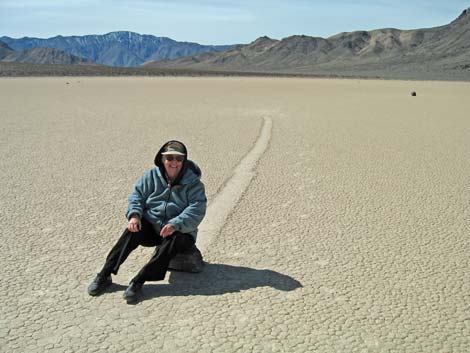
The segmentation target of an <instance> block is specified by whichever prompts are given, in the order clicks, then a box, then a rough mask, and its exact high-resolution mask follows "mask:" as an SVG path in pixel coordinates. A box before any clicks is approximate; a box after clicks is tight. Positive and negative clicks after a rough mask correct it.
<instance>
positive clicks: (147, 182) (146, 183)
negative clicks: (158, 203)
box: [126, 170, 155, 219]
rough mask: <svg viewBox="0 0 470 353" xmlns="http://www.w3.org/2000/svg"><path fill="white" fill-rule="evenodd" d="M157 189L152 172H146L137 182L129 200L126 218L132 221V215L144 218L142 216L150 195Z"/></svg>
mask: <svg viewBox="0 0 470 353" xmlns="http://www.w3.org/2000/svg"><path fill="white" fill-rule="evenodd" d="M154 189H155V181H154V179H153V177H152V173H151V170H149V171H147V172H145V174H144V175H142V176H141V177H140V179H139V180H137V183H136V184H135V186H134V189H133V191H132V193H131V195H130V196H129V198H128V201H129V203H128V206H127V212H126V218H127V219H130V218H131V217H132V215H138V216H139V218H142V214H143V212H144V208H145V202H146V201H147V198H148V197H149V196H150V194H151V193H152V192H153V191H154Z"/></svg>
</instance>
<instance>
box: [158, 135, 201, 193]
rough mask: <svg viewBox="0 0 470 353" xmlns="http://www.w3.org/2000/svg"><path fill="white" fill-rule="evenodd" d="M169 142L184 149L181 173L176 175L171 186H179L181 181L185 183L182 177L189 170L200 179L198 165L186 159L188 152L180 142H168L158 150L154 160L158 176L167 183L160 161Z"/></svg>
mask: <svg viewBox="0 0 470 353" xmlns="http://www.w3.org/2000/svg"><path fill="white" fill-rule="evenodd" d="M171 142H178V143H180V144H181V145H182V146H183V148H184V154H185V155H184V160H183V167H182V168H181V171H180V173H179V174H178V177H177V178H176V180H175V182H174V183H173V185H176V184H181V181H183V182H185V181H186V180H182V179H186V178H184V176H185V175H186V174H187V173H186V172H187V171H188V170H191V171H192V172H193V173H194V174H195V175H196V176H197V177H198V178H201V175H202V172H201V169H200V168H199V167H198V165H197V164H196V163H194V162H193V161H191V160H189V159H188V150H187V148H186V146H185V145H184V143H182V142H181V141H177V140H170V141H167V142H165V143H164V144H163V145H162V146H161V147H160V149H159V150H158V152H157V154H156V156H155V159H154V163H155V165H156V166H157V167H158V169H160V174H161V175H162V176H163V177H164V178H165V181H166V182H167V183H168V180H167V177H166V172H165V167H164V165H163V161H162V152H163V151H164V150H165V147H166V146H167V145H168V144H169V143H171Z"/></svg>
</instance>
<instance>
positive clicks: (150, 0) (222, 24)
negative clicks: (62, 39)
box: [0, 0, 470, 44]
mask: <svg viewBox="0 0 470 353" xmlns="http://www.w3.org/2000/svg"><path fill="white" fill-rule="evenodd" d="M468 7H470V0H426V1H425V0H403V1H402V0H394V1H388V0H375V1H374V0H356V1H353V0H338V1H335V0H329V1H328V0H317V1H308V0H289V1H281V0H271V1H268V0H251V1H250V0H238V1H234V0H227V1H217V0H200V1H190V0H0V36H2V35H6V36H10V37H14V38H19V37H23V36H29V37H40V38H48V37H53V36H56V35H59V34H60V35H66V36H67V35H85V34H105V33H108V32H112V31H118V30H128V31H134V32H137V33H141V34H153V35H155V36H165V37H170V38H172V39H175V40H179V41H192V42H198V43H201V44H234V43H249V42H251V41H253V40H255V39H256V38H258V37H260V36H263V35H267V36H269V37H271V38H276V39H281V38H284V37H288V36H290V35H294V34H305V35H309V36H318V37H328V36H330V35H333V34H337V33H339V32H349V31H354V30H371V29H376V28H384V27H394V28H399V29H415V28H426V27H434V26H439V25H444V24H447V23H449V22H450V21H452V20H453V19H455V18H456V17H457V16H458V15H459V14H460V13H461V11H463V10H464V9H465V8H468Z"/></svg>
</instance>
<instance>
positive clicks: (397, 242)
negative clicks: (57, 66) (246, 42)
mask: <svg viewBox="0 0 470 353" xmlns="http://www.w3.org/2000/svg"><path fill="white" fill-rule="evenodd" d="M411 91H416V92H417V96H416V97H412V96H411V95H410V92H411ZM469 97H470V84H469V83H451V82H406V81H374V80H333V79H332V80H321V79H282V78H70V77H69V78H4V79H0V122H1V132H0V134H1V135H0V146H1V149H0V152H1V160H0V163H1V168H0V179H1V186H0V205H1V207H0V220H1V224H2V231H1V239H0V241H1V242H0V250H1V257H0V277H1V278H2V289H1V291H0V293H1V294H0V351H1V352H61V353H63V352H133V351H135V352H198V353H201V352H235V351H238V352H311V351H318V352H388V351H390V352H450V351H454V352H464V351H468V347H470V306H469V305H470V294H469V293H470V257H469V254H470V237H469V236H470V211H469V205H470V192H469V190H470V163H469V161H470V118H469V116H470V115H469V112H470V99H469ZM173 138H178V139H181V140H183V141H184V142H185V143H186V144H187V146H188V147H189V150H190V151H189V153H190V155H189V157H190V159H193V160H195V161H196V162H197V163H198V164H199V165H200V166H201V168H202V169H203V181H204V183H205V185H206V189H207V195H208V199H209V205H210V206H209V208H210V210H209V211H208V214H207V216H206V219H205V220H204V222H203V224H202V225H201V232H200V234H199V239H198V244H199V243H200V242H201V244H202V245H201V247H202V248H203V255H204V258H205V260H206V261H207V262H208V264H207V265H206V268H205V270H204V271H203V272H202V273H199V274H186V273H176V272H173V273H169V274H168V275H167V278H166V280H165V281H163V282H161V283H158V282H153V283H150V282H149V283H147V284H146V285H145V286H144V297H143V299H142V301H141V302H139V303H138V304H137V305H127V304H126V303H125V301H124V300H123V299H122V293H123V291H124V289H125V287H126V285H127V284H128V281H129V280H130V279H131V278H132V277H133V275H134V274H135V273H136V272H137V271H138V270H139V269H140V267H141V266H143V264H145V263H146V260H147V259H148V258H149V257H150V256H151V254H152V249H149V248H139V249H138V250H136V251H135V252H134V253H133V254H132V255H131V256H130V258H129V259H128V261H127V262H126V263H125V264H124V265H123V266H122V268H121V271H120V272H119V274H118V275H117V276H115V277H114V278H113V280H114V282H115V284H114V285H113V286H112V287H111V288H110V289H109V290H108V291H107V293H105V294H103V295H101V296H99V297H90V296H89V295H88V294H87V293H86V288H87V286H88V284H89V282H90V281H91V280H92V279H93V278H94V276H95V274H96V273H97V272H98V271H99V269H100V267H101V266H102V264H103V262H104V259H105V256H106V254H107V253H108V251H109V250H110V248H111V247H112V245H113V244H114V242H115V241H116V240H117V238H118V237H119V235H120V234H121V232H122V230H123V229H124V227H125V225H126V219H125V217H124V211H125V209H126V205H127V196H128V194H129V193H130V191H131V189H132V187H133V185H134V183H135V181H136V180H137V178H138V177H140V175H141V174H142V173H143V172H144V171H145V170H147V169H148V168H151V167H152V165H153V158H154V154H155V153H156V151H157V150H158V148H159V147H160V145H161V144H162V143H163V142H165V141H166V140H168V139H173ZM219 210H222V211H221V212H218V211H219Z"/></svg>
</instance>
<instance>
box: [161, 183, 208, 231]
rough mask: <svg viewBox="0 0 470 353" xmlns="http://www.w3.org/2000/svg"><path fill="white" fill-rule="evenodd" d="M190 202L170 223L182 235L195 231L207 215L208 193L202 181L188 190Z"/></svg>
mask: <svg viewBox="0 0 470 353" xmlns="http://www.w3.org/2000/svg"><path fill="white" fill-rule="evenodd" d="M188 201H189V204H188V206H187V207H186V208H185V209H184V210H183V212H181V213H180V214H179V215H178V216H176V217H174V218H172V219H170V220H169V221H168V223H171V224H172V225H173V226H174V227H175V230H177V231H179V232H181V233H189V232H193V231H195V230H196V229H197V226H198V225H199V223H201V221H202V219H203V218H204V215H205V214H206V205H207V198H206V192H205V188H204V184H203V183H202V182H201V181H200V180H198V181H197V182H196V183H194V185H191V186H190V187H189V188H188Z"/></svg>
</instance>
